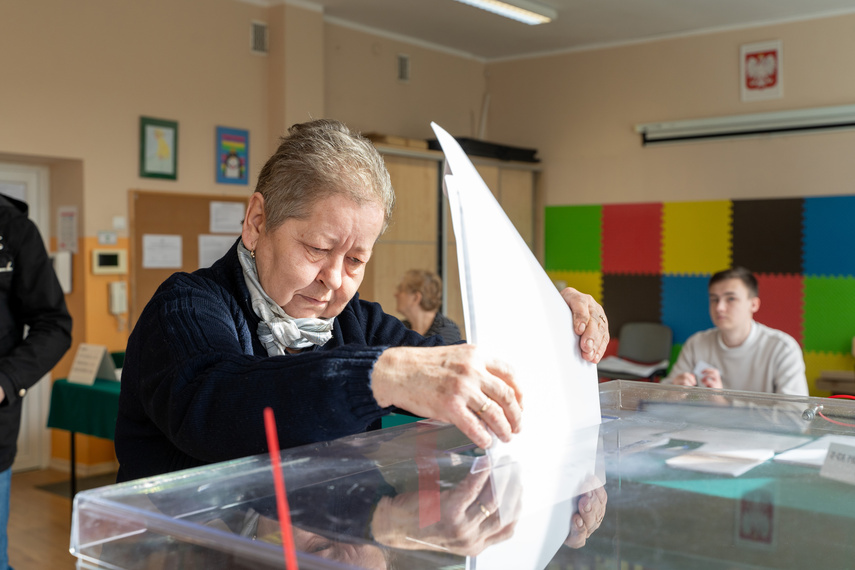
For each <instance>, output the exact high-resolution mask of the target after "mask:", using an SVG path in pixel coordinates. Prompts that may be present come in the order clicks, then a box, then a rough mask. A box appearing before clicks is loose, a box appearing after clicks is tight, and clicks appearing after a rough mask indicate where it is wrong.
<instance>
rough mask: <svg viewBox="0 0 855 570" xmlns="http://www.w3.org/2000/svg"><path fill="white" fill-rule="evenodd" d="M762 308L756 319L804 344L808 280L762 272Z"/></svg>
mask: <svg viewBox="0 0 855 570" xmlns="http://www.w3.org/2000/svg"><path fill="white" fill-rule="evenodd" d="M757 284H758V287H759V297H760V309H758V311H757V312H756V313H754V320H755V321H757V322H758V323H763V324H764V325H766V326H769V327H772V328H773V329H779V330H782V331H784V332H785V333H787V334H788V335H790V336H791V337H793V338H794V339H796V340H797V341H798V343H799V344H803V343H802V318H803V314H804V279H803V276H801V275H773V274H765V273H762V274H758V275H757Z"/></svg>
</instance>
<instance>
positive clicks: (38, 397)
mask: <svg viewBox="0 0 855 570" xmlns="http://www.w3.org/2000/svg"><path fill="white" fill-rule="evenodd" d="M0 180H3V181H11V182H21V183H23V184H25V185H26V186H27V196H26V201H27V204H28V205H29V217H30V219H31V220H33V222H35V224H36V226H37V227H38V229H39V233H40V234H41V236H42V240H43V241H44V242H45V249H46V250H48V251H50V209H49V207H48V204H49V202H50V170H49V169H48V167H46V166H40V165H34V164H19V163H7V162H0ZM50 392H51V374H50V372H48V373H47V374H45V376H43V377H42V379H41V380H39V382H38V383H36V385H35V386H33V387H32V388H31V389H30V390H28V392H27V397H26V398H24V409H23V414H22V417H21V431H20V433H19V434H18V454H17V455H16V457H15V462H14V463H13V464H12V471H13V472H15V471H24V470H28V469H43V468H45V467H47V466H48V465H49V463H50V431H49V430H48V429H47V414H48V409H49V408H50ZM22 437H23V438H29V440H28V441H22Z"/></svg>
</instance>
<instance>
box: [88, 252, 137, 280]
mask: <svg viewBox="0 0 855 570" xmlns="http://www.w3.org/2000/svg"><path fill="white" fill-rule="evenodd" d="M127 272H128V250H126V249H93V250H92V273H93V274H95V275H125V274H126V273H127Z"/></svg>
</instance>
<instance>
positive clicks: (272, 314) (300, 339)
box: [238, 241, 335, 356]
mask: <svg viewBox="0 0 855 570" xmlns="http://www.w3.org/2000/svg"><path fill="white" fill-rule="evenodd" d="M238 259H239V260H240V265H241V267H243V277H244V279H245V280H246V286H247V288H248V289H249V296H250V299H251V301H252V310H253V311H255V314H256V315H258V317H259V318H260V319H261V322H260V323H258V330H256V334H257V335H258V340H260V341H261V344H263V345H264V347H265V348H266V349H267V354H268V356H277V355H280V354H285V349H286V348H295V349H300V348H308V347H310V346H312V345H315V344H316V345H318V346H323V345H324V344H326V342H327V341H328V340H329V339H330V338H332V332H330V331H332V328H333V322H334V321H335V318H332V319H317V318H303V319H295V318H294V317H291V316H289V315H288V314H287V313H285V311H283V310H282V307H280V306H279V305H277V304H276V302H275V301H274V300H273V299H271V298H270V297H269V296H268V295H267V293H265V292H264V289H263V288H262V287H261V283H260V282H259V281H258V269H257V268H256V267H255V259H254V258H253V257H252V255H251V254H250V253H249V250H248V249H246V247H245V246H244V245H243V242H242V241H241V242H240V243H238Z"/></svg>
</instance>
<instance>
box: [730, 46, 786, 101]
mask: <svg viewBox="0 0 855 570" xmlns="http://www.w3.org/2000/svg"><path fill="white" fill-rule="evenodd" d="M783 51H784V50H783V46H782V43H781V40H775V41H769V42H760V43H756V44H744V45H741V46H739V74H740V83H741V85H742V87H741V92H742V100H743V101H763V100H766V99H779V98H781V97H783V96H784V88H783V79H784V78H783V62H784V53H783Z"/></svg>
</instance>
